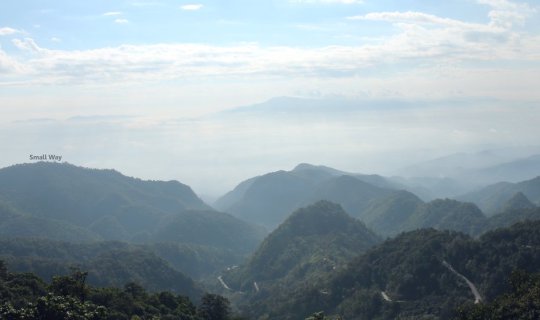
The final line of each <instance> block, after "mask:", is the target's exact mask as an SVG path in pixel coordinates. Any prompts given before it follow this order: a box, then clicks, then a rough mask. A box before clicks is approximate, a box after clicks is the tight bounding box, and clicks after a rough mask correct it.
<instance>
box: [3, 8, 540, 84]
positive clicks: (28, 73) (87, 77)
mask: <svg viewBox="0 0 540 320" xmlns="http://www.w3.org/2000/svg"><path fill="white" fill-rule="evenodd" d="M482 1H487V0H482ZM501 3H503V4H504V3H505V2H501ZM499 5H502V4H499ZM516 8H519V6H518V7H516ZM516 10H517V9H516ZM351 19H352V20H351V21H358V22H359V23H361V22H362V21H364V20H369V21H386V22H389V23H392V24H394V25H395V26H397V32H396V33H394V34H393V35H391V36H384V37H380V38H377V39H374V40H372V41H369V42H367V43H363V44H362V43H361V44H358V45H349V46H346V45H341V46H322V47H315V48H311V47H310V48H302V47H291V46H264V45H259V44H255V43H243V44H234V45H222V46H219V45H203V44H188V43H176V44H175V43H168V44H151V45H120V46H116V47H105V48H98V49H92V50H54V49H47V48H43V47H40V46H39V45H38V44H37V43H36V42H35V41H34V40H32V39H29V38H27V39H24V40H20V39H15V40H13V44H14V45H15V46H16V47H17V48H19V49H20V50H21V51H22V54H20V55H17V54H16V53H15V54H11V55H10V56H8V55H7V54H5V53H4V55H5V58H4V60H5V59H6V58H9V59H10V62H9V63H8V62H4V65H13V62H17V63H18V66H19V67H18V68H16V69H15V68H11V69H10V70H22V71H21V73H20V77H19V79H18V80H19V81H20V83H23V84H24V85H26V86H30V85H32V84H39V85H41V84H58V85H84V84H96V85H106V84H110V83H122V84H129V83H141V82H142V83H144V82H152V81H169V80H174V81H176V80H181V81H187V82H189V83H196V82H197V81H199V80H201V79H204V80H205V81H206V80H208V79H215V80H216V81H222V80H223V79H228V80H231V81H234V80H238V81H246V82H250V83H251V82H254V80H256V79H263V80H264V81H279V80H282V79H305V78H310V79H311V78H313V79H318V80H320V81H334V79H348V81H353V82H355V83H358V81H360V80H359V79H372V80H373V79H379V78H384V77H388V78H391V77H392V76H399V77H401V78H404V77H408V75H409V74H410V75H411V77H413V76H414V77H417V78H416V79H415V80H414V81H413V80H410V81H408V82H407V81H405V82H400V83H399V84H396V86H399V87H400V88H403V87H404V86H405V85H407V83H411V84H412V83H413V82H416V83H424V81H423V80H421V79H420V78H422V77H425V78H426V79H429V80H432V79H433V78H435V77H440V78H441V79H443V78H445V77H450V76H451V75H452V74H454V73H456V72H457V71H455V70H459V74H460V76H461V77H469V78H472V76H468V75H467V74H466V73H465V72H464V71H463V70H465V69H468V70H470V71H469V73H470V74H475V76H474V79H475V81H476V80H478V81H480V82H482V83H490V81H491V79H499V77H498V76H488V77H487V78H485V79H484V80H482V78H483V77H484V76H485V75H486V74H487V73H489V72H493V73H494V74H496V72H495V70H500V72H501V73H499V74H503V73H504V74H505V79H511V78H512V77H509V76H508V75H512V74H513V75H518V74H521V75H523V74H524V72H529V71H530V72H533V71H535V70H536V71H540V70H538V61H540V36H538V35H535V34H530V33H527V32H521V31H520V30H515V29H514V28H510V29H507V28H503V27H501V26H500V25H496V24H494V23H492V21H491V20H490V21H489V22H486V23H484V24H482V23H472V22H467V21H461V20H456V19H449V18H445V17H440V16H436V15H431V14H427V13H423V12H412V11H408V12H373V13H368V14H366V15H362V16H356V17H351ZM28 53H31V54H28ZM21 66H23V67H24V68H22V67H21ZM379 68H382V69H383V70H385V72H384V73H383V74H385V75H382V74H381V73H379V72H378V71H377V70H379ZM487 70H489V72H488V71H487ZM475 71H478V73H477V74H476V73H475ZM14 72H15V71H14ZM516 78H519V77H517V76H516ZM268 79H272V80H268ZM419 79H420V80H419ZM452 79H453V78H452ZM291 81H292V80H291ZM337 81H338V80H335V82H336V83H337ZM505 81H506V80H505ZM505 81H500V82H501V83H506V82H505ZM13 82H14V78H13V77H12V76H11V77H3V76H2V75H0V86H2V85H4V86H5V85H11V84H12V83H13ZM370 82H371V83H375V82H374V81H370ZM428 82H429V81H428ZM298 83H300V80H299V81H298ZM351 83H352V82H351ZM462 83H465V81H462ZM428 84H429V83H428ZM380 85H381V86H382V87H384V86H385V82H384V81H383V82H381V83H380ZM452 85H454V86H459V87H460V90H461V85H460V84H459V83H457V82H452ZM356 87H357V86H356ZM492 87H493V88H495V87H497V88H499V87H500V86H499V85H497V84H492ZM528 87H530V86H528ZM421 90H422V89H421V88H420V89H418V91H419V92H420V91H421ZM482 90H484V89H482ZM398 91H399V90H398ZM484 91H485V92H488V91H489V88H487V87H486V88H485V90H484ZM518 91H519V92H523V90H516V92H518Z"/></svg>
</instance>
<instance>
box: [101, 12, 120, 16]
mask: <svg viewBox="0 0 540 320" xmlns="http://www.w3.org/2000/svg"><path fill="white" fill-rule="evenodd" d="M103 15H104V16H106V17H110V16H120V15H122V12H120V11H109V12H105V13H104V14H103Z"/></svg>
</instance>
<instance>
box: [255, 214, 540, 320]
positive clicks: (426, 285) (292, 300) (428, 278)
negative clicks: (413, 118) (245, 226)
mask: <svg viewBox="0 0 540 320" xmlns="http://www.w3.org/2000/svg"><path fill="white" fill-rule="evenodd" d="M539 229H540V221H535V222H525V223H520V224H517V225H514V226H512V227H511V228H507V229H498V230H495V231H491V232H488V233H486V234H485V235H483V236H482V237H480V238H479V239H474V238H471V237H470V236H467V235H464V234H462V233H458V232H450V231H437V230H434V229H424V230H417V231H412V232H407V233H404V234H401V235H399V236H397V237H396V238H394V239H390V240H387V241H385V242H384V243H382V244H381V245H378V246H376V247H374V248H372V249H370V250H368V251H367V252H366V253H365V254H363V255H360V256H358V257H357V258H356V259H354V260H352V261H351V262H350V263H349V264H348V265H347V266H346V267H344V268H339V269H337V270H336V272H333V273H327V274H326V275H325V276H324V277H323V278H321V279H320V280H319V281H309V280H307V281H305V283H304V286H302V287H300V288H298V290H289V288H287V286H281V287H274V288H272V287H269V289H268V291H266V292H263V293H258V295H259V296H261V299H266V301H265V302H264V303H263V302H260V301H258V300H257V299H252V300H250V303H251V302H255V303H252V304H251V305H249V306H247V307H246V308H247V309H249V310H250V311H251V312H252V313H253V314H256V315H262V314H265V313H266V314H268V315H269V316H270V318H271V319H291V320H293V319H304V318H306V317H308V316H309V315H312V314H313V312H314V311H316V310H321V311H324V312H325V313H326V314H330V315H341V316H342V317H343V318H345V319H351V320H356V319H366V320H367V319H451V318H454V317H457V316H459V315H461V316H463V317H464V318H463V319H491V317H489V316H487V315H489V313H490V312H494V314H497V312H499V311H500V314H501V316H500V317H499V318H494V319H534V318H535V317H536V318H537V317H538V316H537V313H536V312H537V310H538V305H539V304H538V301H539V300H538V299H537V298H538V294H539V292H540V291H539V289H538V287H539V285H538V283H539V280H538V279H539V278H538V277H536V276H535V277H533V278H527V277H524V276H520V277H516V276H513V277H512V279H513V280H512V282H511V285H510V284H509V283H506V282H505V281H501V279H507V278H508V277H510V275H511V273H512V271H513V270H515V269H522V270H524V271H525V272H527V273H538V272H540V250H538V248H540V233H539V232H538V230H539ZM443 261H446V262H447V263H448V264H450V265H451V266H452V267H453V268H454V269H455V270H457V272H459V273H460V274H462V275H464V276H465V277H466V278H467V279H469V280H470V281H471V282H472V283H473V284H475V285H476V287H477V288H478V290H479V291H480V294H481V296H482V298H483V299H484V301H486V302H487V304H486V305H483V304H480V305H476V306H475V305H473V301H474V296H473V294H472V293H471V290H470V288H469V287H468V285H467V284H466V282H465V281H464V280H463V278H462V277H460V276H458V275H456V274H455V273H453V272H452V271H450V270H449V268H447V267H446V266H445V264H444V263H443ZM539 277H540V276H539ZM302 279H303V278H302ZM280 290H283V291H284V292H286V293H287V299H280V298H279V297H280ZM383 292H384V295H383ZM508 292H515V294H510V295H509V294H508ZM255 297H256V296H255ZM521 297H523V298H521ZM492 301H494V302H492ZM464 305H465V306H468V307H461V309H460V313H458V312H457V311H456V310H457V309H458V308H459V307H460V306H464ZM493 308H498V311H492V309H493ZM527 308H529V309H530V312H529V313H527V314H526V315H523V314H525V310H527ZM507 309H510V310H520V311H519V312H522V313H519V312H518V311H516V312H515V313H507ZM259 312H260V313H259ZM531 315H532V316H531Z"/></svg>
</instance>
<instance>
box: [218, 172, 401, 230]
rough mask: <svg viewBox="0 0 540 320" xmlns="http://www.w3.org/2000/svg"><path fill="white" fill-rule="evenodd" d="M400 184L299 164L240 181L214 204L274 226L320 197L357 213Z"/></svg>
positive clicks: (374, 177)
mask: <svg viewBox="0 0 540 320" xmlns="http://www.w3.org/2000/svg"><path fill="white" fill-rule="evenodd" d="M392 187H395V188H397V187H398V185H396V184H393V183H392V182H391V181H388V180H387V179H385V178H383V177H381V176H378V175H361V174H350V173H346V172H343V171H339V170H336V169H332V168H329V167H325V166H313V165H309V164H300V165H298V166H297V167H296V168H294V169H293V170H292V171H277V172H272V173H268V174H265V175H262V176H259V177H254V178H251V179H248V180H246V181H244V182H242V183H240V184H239V185H238V186H237V187H236V188H235V189H234V190H232V191H230V192H228V193H227V194H225V195H224V196H223V197H221V198H220V199H218V200H217V201H216V202H215V203H214V206H215V207H216V208H218V209H219V210H222V211H225V212H229V213H231V214H233V215H235V216H237V217H239V218H241V219H244V220H246V221H249V222H252V223H257V224H261V225H263V226H265V227H267V228H268V229H270V230H271V229H274V228H275V227H276V226H278V225H279V224H280V223H281V222H283V221H284V220H285V218H286V217H287V216H288V215H289V214H290V212H292V211H294V210H295V209H298V208H300V207H302V206H305V205H308V204H311V203H313V202H316V201H318V200H328V201H333V202H336V203H339V204H341V205H342V206H343V208H344V209H345V210H347V212H350V213H351V214H352V215H354V216H357V215H359V214H360V213H361V211H362V210H364V209H365V208H366V207H367V204H368V202H369V201H371V200H373V199H377V198H381V197H384V196H386V195H388V194H390V193H392V192H393V190H391V189H389V188H392Z"/></svg>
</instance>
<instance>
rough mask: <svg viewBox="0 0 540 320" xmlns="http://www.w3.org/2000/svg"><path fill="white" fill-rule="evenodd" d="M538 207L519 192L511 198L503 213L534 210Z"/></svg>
mask: <svg viewBox="0 0 540 320" xmlns="http://www.w3.org/2000/svg"><path fill="white" fill-rule="evenodd" d="M534 207H536V206H535V205H534V204H533V203H532V202H531V201H530V200H529V198H527V196H525V195H524V194H523V192H521V191H519V192H517V193H515V194H514V195H513V196H512V198H510V199H509V200H508V201H507V202H506V204H505V205H504V207H503V210H502V211H503V212H504V211H507V210H513V209H532V208H534Z"/></svg>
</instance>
